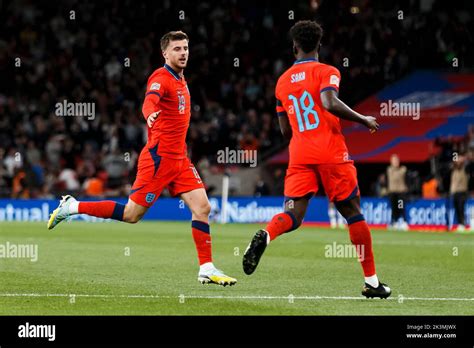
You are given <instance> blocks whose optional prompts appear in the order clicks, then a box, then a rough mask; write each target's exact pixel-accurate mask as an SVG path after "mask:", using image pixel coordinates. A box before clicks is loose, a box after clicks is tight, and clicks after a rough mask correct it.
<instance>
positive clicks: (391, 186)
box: [387, 154, 408, 230]
mask: <svg viewBox="0 0 474 348" xmlns="http://www.w3.org/2000/svg"><path fill="white" fill-rule="evenodd" d="M406 172H407V168H406V167H405V166H401V165H400V159H399V158H398V155H396V154H393V155H392V156H391V157H390V166H389V167H388V168H387V182H388V194H389V196H390V202H391V207H392V223H391V224H392V227H393V228H395V229H402V230H407V229H408V224H407V222H406V219H405V195H406V192H407V185H406V181H405V180H406V179H405V176H406Z"/></svg>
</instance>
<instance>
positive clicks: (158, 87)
mask: <svg viewBox="0 0 474 348" xmlns="http://www.w3.org/2000/svg"><path fill="white" fill-rule="evenodd" d="M165 93H166V83H165V79H164V78H163V76H160V75H158V76H152V77H151V78H150V79H149V80H148V83H147V86H146V93H145V100H144V101H143V107H142V113H143V117H145V120H146V119H147V118H148V116H150V114H152V113H154V112H156V111H159V110H158V103H159V101H160V99H161V98H162V97H163V96H164V95H165Z"/></svg>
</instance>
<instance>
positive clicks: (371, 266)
mask: <svg viewBox="0 0 474 348" xmlns="http://www.w3.org/2000/svg"><path fill="white" fill-rule="evenodd" d="M347 224H348V226H349V235H350V238H351V242H352V244H353V245H354V246H355V247H356V250H357V252H358V255H359V261H360V264H361V265H362V268H363V270H364V276H366V277H370V276H373V275H374V274H375V262H374V255H373V252H372V237H371V235H370V230H369V226H367V223H366V222H365V220H364V216H363V215H362V214H359V215H356V216H353V217H351V218H349V219H347Z"/></svg>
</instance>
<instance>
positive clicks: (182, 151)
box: [48, 31, 237, 286]
mask: <svg viewBox="0 0 474 348" xmlns="http://www.w3.org/2000/svg"><path fill="white" fill-rule="evenodd" d="M188 44H189V40H188V36H187V35H186V34H185V33H183V32H182V31H172V32H169V33H167V34H165V35H164V36H163V37H162V38H161V50H162V53H163V57H164V58H165V65H164V67H162V68H159V69H157V70H155V71H154V72H153V73H152V74H151V76H150V78H149V79H148V83H147V89H146V94H145V101H144V103H143V108H142V112H143V116H144V118H145V121H146V123H147V125H148V141H147V144H146V146H145V147H144V148H143V150H142V151H141V153H140V157H139V159H138V172H137V177H136V180H135V182H134V184H133V186H132V190H131V192H130V197H129V200H128V203H127V204H125V205H123V204H120V203H116V202H113V201H99V202H79V201H77V200H76V199H74V198H73V197H72V196H70V195H68V196H65V197H63V199H62V200H61V202H60V204H59V207H58V208H57V209H56V210H54V212H53V213H52V215H51V217H50V219H49V221H48V228H49V229H51V228H54V227H55V226H56V225H57V224H58V223H59V222H61V221H63V220H64V219H66V218H67V217H69V216H71V215H74V214H87V215H90V216H96V217H101V218H111V219H114V220H119V221H124V222H129V223H136V222H138V221H139V220H140V219H141V218H142V217H143V216H144V215H145V213H146V211H147V210H148V208H149V207H151V206H152V205H153V203H154V202H155V201H156V200H157V199H158V197H159V196H160V194H161V192H162V190H163V189H164V188H165V187H166V188H168V190H169V192H170V194H171V195H172V196H179V197H180V198H181V199H182V200H183V201H184V202H185V203H186V204H187V206H188V207H189V209H190V210H191V212H192V223H191V228H192V235H193V238H194V243H195V245H196V249H197V254H198V259H199V265H200V267H199V273H198V280H199V281H200V282H201V283H214V284H219V285H223V286H226V285H234V284H235V283H236V282H237V280H236V279H234V278H232V277H229V276H227V275H225V274H224V273H223V272H222V271H220V270H218V269H217V268H216V267H215V266H214V264H213V262H212V250H211V235H210V228H209V212H210V209H211V208H210V204H209V200H208V198H207V194H206V190H205V188H204V185H203V183H202V180H201V178H200V177H199V174H198V172H197V170H196V168H195V167H194V165H193V164H192V163H191V161H190V160H189V159H188V157H187V152H186V133H187V131H188V127H189V120H190V117H191V98H190V93H189V89H188V86H187V83H186V80H185V78H184V75H183V70H184V68H185V67H186V64H187V62H188V56H189V50H188Z"/></svg>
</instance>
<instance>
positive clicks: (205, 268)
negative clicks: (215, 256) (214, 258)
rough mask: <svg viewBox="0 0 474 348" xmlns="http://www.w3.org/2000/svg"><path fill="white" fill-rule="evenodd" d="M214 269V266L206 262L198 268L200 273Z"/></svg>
mask: <svg viewBox="0 0 474 348" xmlns="http://www.w3.org/2000/svg"><path fill="white" fill-rule="evenodd" d="M214 268H216V267H215V266H214V264H213V263H212V262H206V263H203V264H202V265H201V266H199V270H200V271H201V272H207V271H210V270H211V269H214Z"/></svg>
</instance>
